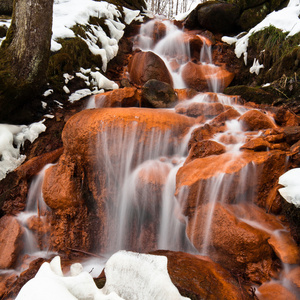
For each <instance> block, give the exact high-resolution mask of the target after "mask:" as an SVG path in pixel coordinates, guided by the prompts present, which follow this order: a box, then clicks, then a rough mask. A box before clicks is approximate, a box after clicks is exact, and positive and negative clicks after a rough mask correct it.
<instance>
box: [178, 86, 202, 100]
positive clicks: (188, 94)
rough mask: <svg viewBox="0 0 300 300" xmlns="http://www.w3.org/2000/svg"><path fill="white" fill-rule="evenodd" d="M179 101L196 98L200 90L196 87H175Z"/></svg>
mask: <svg viewBox="0 0 300 300" xmlns="http://www.w3.org/2000/svg"><path fill="white" fill-rule="evenodd" d="M175 92H176V93H177V97H178V101H184V100H189V99H192V98H194V97H195V96H196V95H197V94H198V92H197V91H196V90H194V89H175Z"/></svg>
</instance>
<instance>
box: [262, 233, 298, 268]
mask: <svg viewBox="0 0 300 300" xmlns="http://www.w3.org/2000/svg"><path fill="white" fill-rule="evenodd" d="M268 243H269V244H270V246H271V247H272V248H273V250H274V252H275V253H276V255H277V256H278V257H279V258H280V260H281V261H282V262H283V263H285V264H290V265H293V264H299V262H300V253H299V248H298V247H297V244H296V243H295V241H294V240H293V238H292V236H291V234H290V233H289V232H287V231H279V232H274V233H273V234H272V235H271V238H270V239H269V240H268Z"/></svg>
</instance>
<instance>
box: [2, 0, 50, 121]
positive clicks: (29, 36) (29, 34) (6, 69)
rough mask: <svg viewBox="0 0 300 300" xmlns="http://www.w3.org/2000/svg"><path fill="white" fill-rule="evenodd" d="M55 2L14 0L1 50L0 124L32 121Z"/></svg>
mask: <svg viewBox="0 0 300 300" xmlns="http://www.w3.org/2000/svg"><path fill="white" fill-rule="evenodd" d="M53 1H54V0H14V6H13V16H12V23H11V26H10V28H9V30H8V33H7V36H6V40H4V41H3V43H2V46H1V49H0V123H3V122H6V123H23V122H27V121H29V120H30V118H32V111H31V110H30V106H31V105H32V103H34V101H35V97H36V96H37V95H40V94H41V91H42V90H41V89H42V88H43V87H44V85H45V83H46V72H47V67H48V61H49V56H50V43H51V35H52V14H53Z"/></svg>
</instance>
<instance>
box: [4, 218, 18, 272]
mask: <svg viewBox="0 0 300 300" xmlns="http://www.w3.org/2000/svg"><path fill="white" fill-rule="evenodd" d="M23 231H24V230H23V228H22V227H21V226H20V224H19V222H18V221H17V220H16V218H15V217H12V216H4V217H2V218H1V219H0V269H8V268H11V267H13V266H14V264H15V263H16V261H17V259H18V256H19V255H20V253H21V250H22V246H23V241H22V238H23Z"/></svg>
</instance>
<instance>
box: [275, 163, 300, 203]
mask: <svg viewBox="0 0 300 300" xmlns="http://www.w3.org/2000/svg"><path fill="white" fill-rule="evenodd" d="M278 183H279V184H281V185H283V186H285V187H284V188H281V189H279V190H278V191H279V193H280V195H281V196H282V197H283V198H284V199H285V200H286V201H287V202H289V203H292V204H294V205H295V206H296V207H297V208H300V168H295V169H292V170H289V171H287V172H286V173H284V174H283V175H281V176H280V177H279V181H278Z"/></svg>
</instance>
